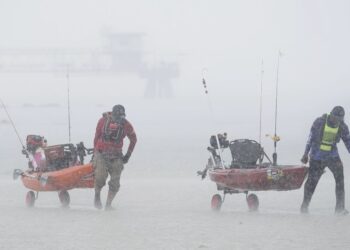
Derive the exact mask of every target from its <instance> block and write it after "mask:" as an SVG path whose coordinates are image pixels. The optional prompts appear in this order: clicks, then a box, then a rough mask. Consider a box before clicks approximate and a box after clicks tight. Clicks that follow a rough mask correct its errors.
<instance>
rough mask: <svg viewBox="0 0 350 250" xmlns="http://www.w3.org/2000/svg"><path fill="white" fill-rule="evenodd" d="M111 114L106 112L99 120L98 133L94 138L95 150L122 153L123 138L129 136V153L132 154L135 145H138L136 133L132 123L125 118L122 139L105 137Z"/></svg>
mask: <svg viewBox="0 0 350 250" xmlns="http://www.w3.org/2000/svg"><path fill="white" fill-rule="evenodd" d="M108 117H109V114H107V115H106V114H104V115H103V117H102V118H101V119H100V120H99V121H98V123H97V127H96V133H95V139H94V148H95V150H98V151H100V152H107V153H113V154H120V153H122V148H123V140H124V138H125V137H126V136H127V137H128V138H129V140H130V143H129V147H128V151H127V153H129V154H131V153H132V151H133V150H134V147H135V145H136V141H137V138H136V133H135V131H134V128H133V127H132V125H131V123H130V122H129V121H128V120H126V119H124V122H123V125H121V126H123V130H122V134H121V136H120V140H118V141H115V140H106V139H105V137H104V136H105V132H104V131H105V129H104V127H105V124H106V123H107V120H108Z"/></svg>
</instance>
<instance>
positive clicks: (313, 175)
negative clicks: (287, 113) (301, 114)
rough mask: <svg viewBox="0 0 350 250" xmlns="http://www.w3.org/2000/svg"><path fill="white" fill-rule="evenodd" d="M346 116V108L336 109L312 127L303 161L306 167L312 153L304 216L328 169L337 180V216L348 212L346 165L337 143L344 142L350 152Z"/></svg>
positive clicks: (337, 107)
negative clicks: (319, 182)
mask: <svg viewBox="0 0 350 250" xmlns="http://www.w3.org/2000/svg"><path fill="white" fill-rule="evenodd" d="M344 115H345V111H344V108H343V107H341V106H336V107H334V108H333V109H332V111H331V113H330V114H324V115H322V116H321V117H319V118H317V119H316V120H315V121H314V123H313V124H312V127H311V131H310V135H309V139H308V141H307V144H306V148H305V152H304V155H303V157H302V159H301V162H303V163H304V164H306V163H307V162H308V160H309V153H310V168H309V175H308V179H307V181H306V183H305V186H304V200H303V203H302V205H301V208H300V212H301V213H308V207H309V203H310V201H311V198H312V195H313V193H314V191H315V188H316V186H317V183H318V181H319V180H320V178H321V175H322V174H323V172H324V169H325V168H326V167H328V168H329V169H330V170H331V172H332V173H333V176H334V179H335V193H336V206H335V213H336V214H341V215H346V214H348V213H349V212H348V211H347V210H346V209H345V192H344V170H343V163H342V161H341V160H340V157H339V154H338V149H337V143H338V142H339V141H340V139H342V140H343V142H344V144H345V146H346V148H347V150H348V151H349V153H350V135H349V128H348V126H347V125H346V124H345V123H344Z"/></svg>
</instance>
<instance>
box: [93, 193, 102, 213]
mask: <svg viewBox="0 0 350 250" xmlns="http://www.w3.org/2000/svg"><path fill="white" fill-rule="evenodd" d="M94 206H95V208H97V209H102V202H101V197H100V192H96V191H95V199H94Z"/></svg>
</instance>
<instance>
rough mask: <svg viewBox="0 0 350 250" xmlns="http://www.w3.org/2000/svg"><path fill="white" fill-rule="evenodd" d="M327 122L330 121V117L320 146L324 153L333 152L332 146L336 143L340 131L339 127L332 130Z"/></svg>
mask: <svg viewBox="0 0 350 250" xmlns="http://www.w3.org/2000/svg"><path fill="white" fill-rule="evenodd" d="M327 121H328V115H327V119H326V124H325V126H324V130H323V136H322V140H321V145H320V149H321V150H322V151H331V150H332V146H333V144H334V142H335V138H336V137H337V134H338V130H339V126H338V127H336V128H332V127H330V126H328V124H327Z"/></svg>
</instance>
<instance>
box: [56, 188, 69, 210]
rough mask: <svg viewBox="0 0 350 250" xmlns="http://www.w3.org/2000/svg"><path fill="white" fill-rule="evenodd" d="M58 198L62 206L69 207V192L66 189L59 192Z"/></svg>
mask: <svg viewBox="0 0 350 250" xmlns="http://www.w3.org/2000/svg"><path fill="white" fill-rule="evenodd" d="M58 198H59V199H60V202H61V204H62V207H68V206H69V203H70V197H69V193H68V192H67V191H66V190H63V191H60V192H59V193H58Z"/></svg>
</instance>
